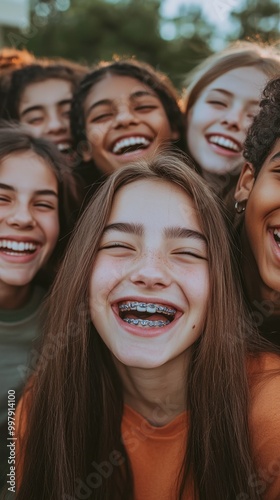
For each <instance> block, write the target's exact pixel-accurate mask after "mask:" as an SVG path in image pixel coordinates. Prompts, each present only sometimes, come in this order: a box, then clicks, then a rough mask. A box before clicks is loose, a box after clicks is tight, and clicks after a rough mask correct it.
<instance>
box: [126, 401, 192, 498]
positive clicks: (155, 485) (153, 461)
mask: <svg viewBox="0 0 280 500" xmlns="http://www.w3.org/2000/svg"><path fill="white" fill-rule="evenodd" d="M187 427H188V413H187V412H184V413H181V414H180V415H178V416H177V417H176V418H175V419H174V420H172V422H170V423H169V424H167V425H164V426H163V427H155V426H153V425H151V424H150V423H149V422H148V421H147V420H146V419H145V418H144V417H142V415H140V414H139V413H137V412H135V411H134V410H133V409H132V408H130V407H129V406H126V405H125V407H124V415H123V421H122V438H123V442H124V445H125V447H126V450H127V453H128V455H129V458H130V461H131V467H132V471H133V477H134V492H135V494H134V499H135V500H144V499H145V500H155V499H158V500H177V498H178V495H177V494H176V492H177V483H176V482H177V477H178V472H179V470H180V466H181V464H182V462H183V457H184V454H185V446H186V444H185V443H186V432H187ZM186 498H188V500H189V499H190V500H191V498H192V497H186Z"/></svg>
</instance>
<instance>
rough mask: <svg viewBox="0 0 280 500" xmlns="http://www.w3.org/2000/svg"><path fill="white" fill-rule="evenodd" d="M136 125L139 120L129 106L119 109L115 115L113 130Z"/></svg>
mask: <svg viewBox="0 0 280 500" xmlns="http://www.w3.org/2000/svg"><path fill="white" fill-rule="evenodd" d="M138 123H139V119H138V118H137V116H136V113H134V110H133V109H132V108H131V107H130V106H128V105H127V106H126V105H125V106H121V107H119V109H118V111H117V113H116V115H115V123H114V125H115V128H120V127H128V126H129V125H137V124H138Z"/></svg>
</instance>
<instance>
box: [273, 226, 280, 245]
mask: <svg viewBox="0 0 280 500" xmlns="http://www.w3.org/2000/svg"><path fill="white" fill-rule="evenodd" d="M273 234H274V239H275V241H276V243H277V245H280V229H274V230H273Z"/></svg>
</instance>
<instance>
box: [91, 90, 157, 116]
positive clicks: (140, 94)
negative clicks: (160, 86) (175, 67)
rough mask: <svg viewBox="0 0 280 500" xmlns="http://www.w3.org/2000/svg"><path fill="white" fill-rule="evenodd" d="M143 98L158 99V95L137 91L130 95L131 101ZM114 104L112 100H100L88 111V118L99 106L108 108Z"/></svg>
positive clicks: (146, 91)
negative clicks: (107, 106)
mask: <svg viewBox="0 0 280 500" xmlns="http://www.w3.org/2000/svg"><path fill="white" fill-rule="evenodd" d="M143 96H150V97H157V95H156V94H153V93H152V92H149V91H148V90H137V91H136V92H133V93H132V94H130V96H129V99H130V100H132V101H133V100H134V99H137V98H138V97H143ZM112 102H113V100H112V99H100V101H97V102H94V103H93V104H92V105H91V106H90V107H89V108H88V110H87V112H86V115H85V116H86V118H87V117H88V115H89V114H90V112H91V111H92V110H93V109H95V108H96V107H97V106H106V105H111V104H112Z"/></svg>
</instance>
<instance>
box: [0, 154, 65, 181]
mask: <svg viewBox="0 0 280 500" xmlns="http://www.w3.org/2000/svg"><path fill="white" fill-rule="evenodd" d="M23 173H24V175H23ZM0 179H1V182H2V183H5V182H6V183H7V184H9V183H10V184H13V185H18V186H19V188H20V187H24V186H25V185H29V186H31V185H34V186H35V187H36V186H37V187H36V189H40V188H42V186H44V185H48V186H52V188H53V189H54V188H57V187H58V182H57V178H56V175H55V173H54V171H53V170H52V168H51V167H50V165H49V164H48V162H47V161H46V160H44V158H41V157H40V156H38V155H37V154H36V153H35V152H34V151H23V152H18V153H13V154H11V155H8V156H6V157H5V158H3V159H2V160H1V161H0ZM39 186H40V187H39Z"/></svg>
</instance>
